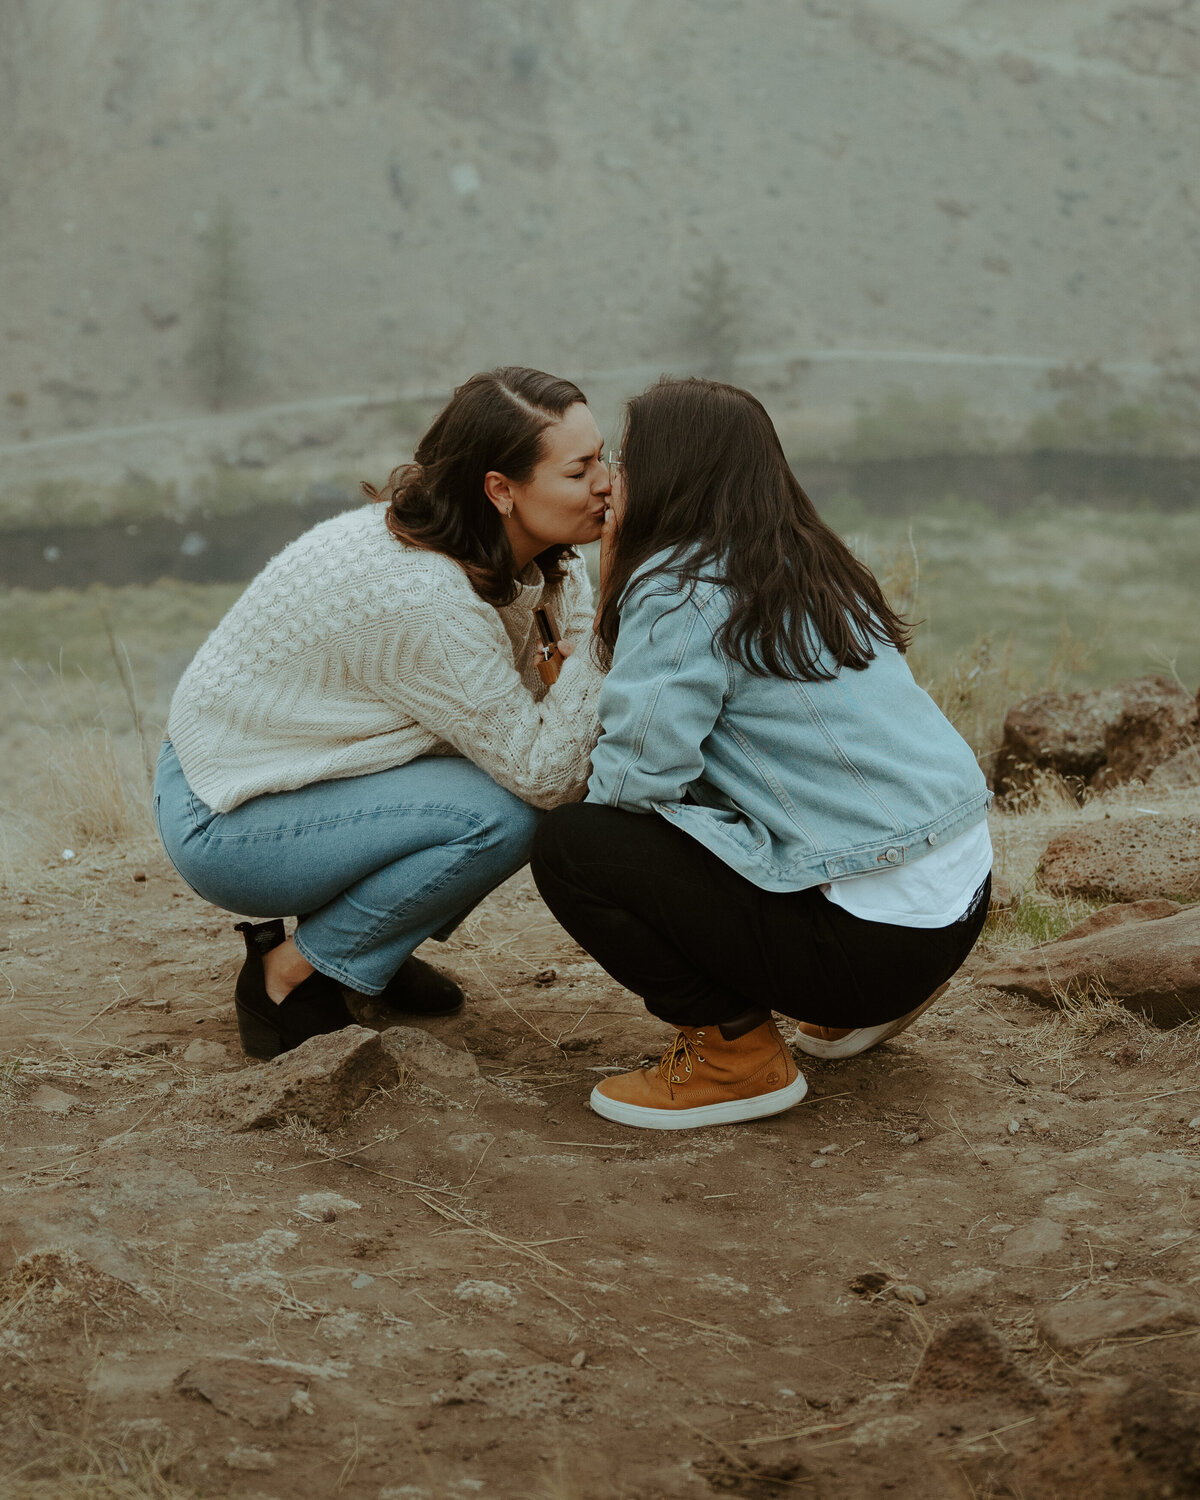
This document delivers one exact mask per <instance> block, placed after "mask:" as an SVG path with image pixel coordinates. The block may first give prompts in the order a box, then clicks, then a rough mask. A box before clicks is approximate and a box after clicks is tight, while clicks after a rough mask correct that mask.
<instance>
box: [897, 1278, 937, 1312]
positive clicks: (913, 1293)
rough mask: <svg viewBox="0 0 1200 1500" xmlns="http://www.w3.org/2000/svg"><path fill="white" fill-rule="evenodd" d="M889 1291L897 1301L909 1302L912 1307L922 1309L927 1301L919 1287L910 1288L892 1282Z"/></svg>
mask: <svg viewBox="0 0 1200 1500" xmlns="http://www.w3.org/2000/svg"><path fill="white" fill-rule="evenodd" d="M889 1290H890V1291H891V1294H892V1296H893V1297H895V1298H896V1300H897V1301H899V1302H911V1303H912V1304H913V1306H914V1307H924V1306H925V1304H926V1302H928V1301H929V1298H928V1297H927V1296H926V1295H925V1293H924V1292H923V1291H922V1290H921V1288H920V1287H919V1286H911V1285H909V1284H907V1283H905V1282H899V1281H894V1282H893V1283H892V1285H891V1287H890V1288H889Z"/></svg>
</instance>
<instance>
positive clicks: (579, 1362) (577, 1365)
mask: <svg viewBox="0 0 1200 1500" xmlns="http://www.w3.org/2000/svg"><path fill="white" fill-rule="evenodd" d="M587 1362H588V1357H587V1350H586V1349H581V1350H580V1351H579V1353H578V1354H572V1356H571V1368H572V1370H582V1369H583V1367H584V1365H586V1364H587Z"/></svg>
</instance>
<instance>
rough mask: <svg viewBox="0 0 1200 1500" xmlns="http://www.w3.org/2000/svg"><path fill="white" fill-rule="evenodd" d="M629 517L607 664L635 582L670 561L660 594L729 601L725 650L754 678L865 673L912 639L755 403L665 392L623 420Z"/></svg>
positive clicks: (696, 383)
mask: <svg viewBox="0 0 1200 1500" xmlns="http://www.w3.org/2000/svg"><path fill="white" fill-rule="evenodd" d="M622 460H623V472H624V480H625V504H624V510H623V513H622V515H621V522H620V526H619V527H618V529H617V534H616V537H615V539H614V542H613V549H612V554H611V557H610V559H609V567H608V576H607V581H606V584H605V588H604V592H603V596H602V597H601V600H600V612H599V615H598V617H597V623H596V630H597V634H598V635H599V636H600V638H601V640H602V641H603V642H604V643H605V645H606V646H607V647H608V649H609V650H610V651H611V650H612V649H613V647H614V646H615V645H616V642H617V632H618V629H619V625H620V608H621V604H622V602H623V599H624V595H625V593H626V591H627V589H628V587H629V583H630V580H631V579H632V578H633V576H634V574H635V573H636V572H637V571H638V569H639V568H641V567H642V565H643V564H644V563H646V562H647V561H648V560H649V559H650V558H651V557H653V556H654V555H655V554H656V553H658V552H663V551H666V552H667V553H668V554H669V557H668V559H667V560H666V561H665V562H664V563H663V565H662V569H661V571H662V573H663V583H664V587H665V588H667V589H669V590H670V591H671V592H675V590H676V589H683V590H686V589H687V588H688V587H689V586H693V585H695V583H697V582H698V581H699V580H700V579H701V578H704V579H709V580H712V581H714V582H718V583H720V584H723V585H724V586H725V587H727V588H728V589H729V591H730V594H731V595H732V608H731V610H730V613H729V617H728V619H727V620H726V621H725V624H724V626H723V627H722V630H721V636H720V641H719V645H720V647H721V649H722V650H723V651H725V652H726V653H727V654H728V655H729V656H731V657H733V658H734V659H735V660H737V661H739V662H741V664H742V665H743V666H745V667H746V668H747V669H748V670H749V671H751V672H754V673H756V674H760V675H766V674H768V673H770V674H773V675H776V676H781V677H792V678H794V679H797V680H798V681H801V682H815V681H820V680H822V679H829V678H831V677H834V676H836V674H837V672H839V671H840V670H842V669H843V668H846V667H849V668H852V669H855V670H861V669H862V668H863V667H865V666H866V665H867V663H868V662H870V661H871V660H872V659H873V658H874V656H875V643H880V644H886V645H891V646H895V647H896V649H897V650H898V651H906V650H907V649H908V645H909V640H910V637H911V634H912V632H911V628H910V627H909V626H908V625H907V624H905V622H904V621H903V620H902V619H901V618H900V616H899V615H897V614H896V612H895V611H894V610H893V609H892V607H891V605H890V604H889V603H888V602H887V600H886V598H885V597H884V594H883V590H882V589H881V588H880V587H879V584H878V582H877V581H876V579H875V575H874V574H873V573H872V572H871V570H870V569H869V568H868V567H866V566H865V564H863V563H861V562H859V560H858V559H857V558H856V557H855V556H854V554H853V553H852V552H851V551H850V549H849V548H848V547H847V546H846V544H845V543H844V542H843V541H842V540H841V538H840V537H839V536H838V535H837V534H836V533H835V532H834V531H833V530H832V529H831V528H830V527H829V526H827V525H826V523H825V522H824V521H823V520H822V519H821V517H820V516H819V515H818V514H817V512H816V510H815V509H814V507H813V504H812V501H811V500H809V498H808V496H807V495H806V494H805V493H804V491H803V490H802V489H801V487H800V485H799V483H798V482H797V480H796V477H795V475H794V474H793V473H792V471H791V469H790V468H789V466H788V462H787V459H786V457H785V456H784V452H783V448H782V446H781V445H780V442H779V437H778V434H777V433H776V431H775V428H774V425H773V424H772V422H771V419H770V417H769V416H768V415H767V413H766V411H765V410H764V408H763V406H762V404H761V403H760V402H758V401H756V400H755V398H754V397H753V396H751V395H750V393H749V392H748V391H743V390H739V389H738V388H737V387H736V386H732V385H724V384H722V383H720V382H718V381H715V380H669V379H663V380H660V381H659V383H658V384H657V385H653V386H651V387H650V389H649V390H648V391H645V392H644V393H643V394H642V395H640V396H635V397H634V398H633V400H632V401H630V402H629V404H628V406H627V407H626V416H625V440H624V444H623V451H622Z"/></svg>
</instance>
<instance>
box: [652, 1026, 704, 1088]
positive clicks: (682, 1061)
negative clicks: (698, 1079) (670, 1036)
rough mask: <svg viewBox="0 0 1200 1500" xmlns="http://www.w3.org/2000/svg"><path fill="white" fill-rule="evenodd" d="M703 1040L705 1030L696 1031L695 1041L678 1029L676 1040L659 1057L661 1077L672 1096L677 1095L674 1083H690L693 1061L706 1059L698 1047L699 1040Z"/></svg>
mask: <svg viewBox="0 0 1200 1500" xmlns="http://www.w3.org/2000/svg"><path fill="white" fill-rule="evenodd" d="M703 1040H704V1032H703V1031H697V1032H696V1040H695V1041H693V1040H692V1038H691V1037H690V1036H688V1034H687V1033H686V1032H685V1031H677V1032H676V1033H675V1039H674V1041H673V1042H672V1043H671V1045H670V1046H669V1047H668V1048H667V1049H666V1051H665V1052H664V1053H663V1055H662V1056H661V1057H660V1058H659V1060H658V1073H659V1077H660V1078H661V1079H662V1081H663V1082H664V1083H665V1084H666V1086H667V1088H668V1090H669V1091H670V1094H671V1097H672V1098H674V1097H675V1089H674V1087H673V1085H674V1084H677V1083H688V1082H689V1081H690V1080H691V1076H692V1066H693V1063H697V1062H703V1061H704V1058H703V1056H702V1055H701V1054H700V1052H698V1051H697V1048H696V1044H697V1042H702V1041H703Z"/></svg>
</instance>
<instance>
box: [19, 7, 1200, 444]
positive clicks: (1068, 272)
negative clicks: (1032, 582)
mask: <svg viewBox="0 0 1200 1500" xmlns="http://www.w3.org/2000/svg"><path fill="white" fill-rule="evenodd" d="M1198 48H1200V13H1198V11H1197V7H1196V5H1195V4H1193V3H1191V0H1177V3H1174V4H1159V5H1146V6H1128V5H1103V4H1101V5H1097V4H1096V3H1094V0H1091V3H1083V0H1060V3H1058V4H1056V5H1054V6H1052V7H1048V6H1045V5H1044V4H1041V3H1036V4H1035V3H1033V0H1017V3H1001V0H975V3H966V0H876V3H873V4H863V3H858V4H856V3H846V4H840V3H839V4H833V3H828V0H807V3H805V4H793V5H788V6H780V5H778V4H776V3H773V0H655V3H653V4H640V5H639V4H634V3H633V0H491V3H484V0H402V3H397V0H336V3H334V0H262V3H259V4H256V5H254V6H245V5H240V4H237V3H235V0H189V3H188V4H187V5H183V6H173V5H167V4H159V3H151V0H45V3H40V4H34V3H32V0H6V3H3V4H0V68H2V70H3V73H2V78H0V82H2V86H0V132H2V134H3V138H4V140H5V141H6V142H7V143H8V144H7V149H6V150H5V152H4V155H3V159H2V161H0V202H2V203H3V212H2V214H0V265H2V269H0V306H2V308H3V317H2V318H0V347H2V348H3V351H4V360H3V364H4V370H5V374H4V377H3V382H2V385H3V389H0V444H2V443H8V444H10V445H11V444H20V443H21V442H23V441H30V440H33V441H36V440H38V439H40V438H44V437H46V436H47V435H51V434H54V433H56V432H58V431H61V430H63V429H64V428H69V427H90V426H103V425H104V424H110V425H111V424H119V423H127V422H137V421H146V420H151V419H154V418H159V417H165V416H172V415H176V414H181V413H185V412H188V411H192V410H195V409H197V407H198V405H199V404H200V397H199V396H198V394H197V390H196V385H195V381H194V378H193V372H192V370H191V368H190V366H189V364H188V361H187V353H188V350H189V348H190V347H191V345H192V344H193V343H194V340H195V336H196V332H197V326H198V323H199V322H200V321H201V320H202V318H203V316H204V310H203V308H202V307H201V306H199V305H198V302H197V294H196V287H197V282H198V279H199V278H200V277H201V275H202V273H203V271H204V265H205V256H206V254H209V253H210V252H209V250H208V249H207V248H206V246H208V245H209V244H210V241H211V229H212V224H213V216H214V213H215V212H216V210H217V205H218V204H219V203H220V202H222V201H224V202H225V203H226V204H227V205H228V206H229V210H230V211H231V213H232V217H233V220H234V223H235V227H236V231H237V243H238V247H239V254H240V256H241V262H242V271H243V275H244V280H245V287H246V291H247V301H246V315H245V319H244V326H243V328H242V332H243V334H244V336H245V339H246V342H247V346H248V348H249V350H250V353H251V355H252V366H253V384H252V399H254V400H256V401H262V402H270V401H286V400H290V399H300V398H306V397H312V396H322V395H325V394H329V395H338V394H344V393H350V392H355V391H360V390H369V389H372V388H385V389H393V388H399V387H403V386H405V385H407V384H416V385H418V386H419V385H421V384H426V385H428V384H433V385H436V384H444V383H445V382H446V381H448V380H450V379H453V378H455V377H457V376H460V375H461V374H463V373H464V372H465V371H467V370H469V369H470V368H474V367H476V366H478V365H480V364H483V363H486V362H489V361H493V360H498V359H505V360H528V361H531V362H541V363H545V364H548V365H550V366H551V367H560V368H562V369H563V370H564V371H567V372H570V373H581V372H587V371H589V370H591V371H595V370H603V369H611V370H614V371H616V372H617V373H616V374H615V375H614V377H613V380H612V382H611V387H612V390H613V391H614V393H615V392H617V391H618V390H619V388H620V387H621V383H622V375H621V372H623V371H628V372H629V373H628V380H627V382H626V383H627V384H628V383H632V384H637V383H639V382H640V380H641V379H642V378H643V377H644V375H645V373H646V371H647V370H653V369H655V368H657V367H659V366H661V365H671V366H673V367H675V368H681V367H685V366H687V365H689V363H690V364H692V365H693V366H694V364H695V363H696V361H697V359H698V355H697V354H696V351H695V349H694V348H693V347H689V343H688V336H689V331H691V332H693V333H694V331H695V330H694V327H693V326H692V325H693V323H694V308H692V307H691V305H690V304H689V303H688V302H687V299H686V298H685V297H684V296H683V288H684V286H685V284H686V283H687V282H688V281H689V279H690V278H692V277H693V276H695V274H696V273H697V271H699V270H700V269H702V268H703V267H705V266H708V265H710V264H711V263H712V260H713V258H714V257H716V256H721V257H723V258H724V259H725V260H726V261H727V262H728V263H729V264H730V266H731V267H732V270H733V277H734V280H735V282H736V286H737V288H738V289H740V291H741V293H742V301H743V307H744V317H743V321H742V336H743V349H744V353H746V354H747V355H749V356H750V358H749V359H748V360H747V361H746V362H745V363H744V364H743V366H741V367H739V368H740V374H741V376H742V378H744V379H747V380H748V381H750V382H751V383H753V384H755V385H756V388H761V389H764V390H765V391H767V392H768V393H772V392H773V393H774V398H775V399H776V401H777V404H782V405H784V406H786V405H787V404H789V403H791V404H793V405H795V406H797V407H809V408H811V407H814V406H820V405H821V403H823V402H824V403H826V404H833V405H837V404H838V403H842V406H843V408H844V409H849V408H848V406H847V405H846V403H849V402H850V401H852V400H853V399H854V398H855V397H856V396H861V395H863V394H864V393H866V394H867V395H870V394H871V392H872V391H875V392H878V391H879V390H881V389H883V387H884V386H885V385H886V383H887V382H889V381H891V380H900V381H901V382H903V383H909V384H912V385H913V386H914V388H918V389H919V390H923V391H925V392H927V393H930V394H932V393H935V392H937V391H940V390H946V389H951V388H959V389H962V390H964V391H966V393H967V394H968V395H969V396H970V397H971V398H972V399H973V400H975V401H976V404H983V405H993V406H995V408H996V409H997V410H1004V409H1006V410H1009V411H1010V412H1015V413H1017V414H1018V415H1027V414H1028V412H1029V411H1030V410H1032V409H1034V408H1035V407H1036V406H1037V405H1038V403H1039V402H1043V403H1044V402H1048V401H1050V400H1052V399H1054V397H1053V393H1050V394H1047V393H1046V392H1045V391H1041V393H1040V394H1039V390H1040V388H1039V386H1038V382H1039V381H1040V380H1042V379H1043V377H1044V368H1043V367H1041V366H1039V365H1038V363H1037V360H1038V359H1041V360H1042V361H1043V362H1044V364H1050V365H1062V366H1068V365H1071V364H1072V363H1074V364H1077V365H1082V364H1086V363H1087V362H1088V361H1091V360H1095V359H1106V360H1113V361H1116V362H1117V363H1118V365H1123V366H1124V367H1125V373H1124V374H1123V375H1120V376H1119V378H1120V379H1126V378H1127V379H1128V381H1129V383H1130V385H1131V387H1132V386H1137V385H1138V383H1139V382H1140V383H1141V384H1142V385H1145V384H1146V383H1147V382H1148V381H1152V380H1153V378H1154V369H1153V366H1154V361H1156V360H1163V359H1166V360H1173V361H1175V362H1176V363H1177V364H1179V363H1180V362H1182V364H1183V365H1184V366H1186V365H1187V361H1188V360H1189V359H1190V358H1192V357H1193V356H1194V355H1195V352H1196V350H1197V348H1200V315H1198V314H1197V310H1196V306H1195V302H1194V298H1192V296H1191V295H1190V287H1189V283H1190V279H1191V266H1192V265H1193V264H1194V255H1195V247H1196V244H1197V240H1198V237H1200V197H1198V196H1197V193H1196V189H1195V187H1194V184H1193V181H1192V179H1193V177H1194V171H1193V166H1192V164H1193V163H1194V161H1195V159H1196V145H1197V136H1198V135H1200V104H1198V102H1197V100H1198V96H1197V93H1196V90H1195V76H1196V71H1197V59H1198V55H1200V54H1198ZM689 320H691V321H689ZM847 350H849V351H850V354H851V355H853V354H854V353H855V352H856V351H857V352H858V353H859V354H860V356H861V357H859V358H858V359H857V360H855V359H852V358H851V357H850V356H848V355H846V354H845V353H844V352H843V351H847ZM822 351H826V352H825V353H822ZM912 351H916V352H917V353H918V354H921V355H922V359H921V360H918V361H917V362H916V363H912V364H907V363H905V362H904V359H903V356H905V354H906V353H907V352H912ZM929 351H933V353H934V354H935V355H936V356H937V360H940V363H939V362H937V361H935V362H934V363H930V362H929V361H928V360H927V359H924V355H925V354H926V353H928V352H929ZM959 355H962V356H964V358H963V359H962V360H961V361H959V362H957V363H955V358H956V357H957V356H959ZM1009 355H1017V356H1032V357H1033V359H1032V362H1027V363H1022V362H1021V359H1020V358H1018V359H1017V360H1016V362H1015V363H1014V362H1012V361H1009V362H1008V363H1006V362H1005V361H1006V359H1007V357H1008V356H1009ZM946 356H950V359H949V360H947V358H946ZM806 361H807V362H806ZM5 397H7V399H4V398H5Z"/></svg>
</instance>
